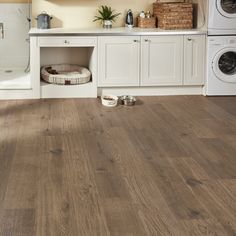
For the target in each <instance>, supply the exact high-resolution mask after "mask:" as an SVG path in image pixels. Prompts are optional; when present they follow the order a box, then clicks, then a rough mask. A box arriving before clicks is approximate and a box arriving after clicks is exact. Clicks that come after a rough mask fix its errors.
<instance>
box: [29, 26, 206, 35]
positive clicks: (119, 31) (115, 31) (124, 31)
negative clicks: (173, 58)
mask: <svg viewBox="0 0 236 236" xmlns="http://www.w3.org/2000/svg"><path fill="white" fill-rule="evenodd" d="M197 34H207V31H206V30H202V29H183V30H162V29H158V28H155V29H142V28H136V27H135V28H133V29H128V28H125V27H123V28H122V27H121V28H112V29H98V28H96V29H65V28H52V29H47V30H42V29H37V28H32V29H31V30H30V32H29V35H30V36H31V37H34V36H38V37H41V36H156V35H197Z"/></svg>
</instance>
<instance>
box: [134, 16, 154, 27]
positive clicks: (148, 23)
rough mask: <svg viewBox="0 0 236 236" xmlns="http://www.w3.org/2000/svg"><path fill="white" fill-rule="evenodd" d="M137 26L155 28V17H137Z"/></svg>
mask: <svg viewBox="0 0 236 236" xmlns="http://www.w3.org/2000/svg"><path fill="white" fill-rule="evenodd" d="M137 22H138V27H140V28H156V27H157V26H156V17H151V18H141V17H138V18H137Z"/></svg>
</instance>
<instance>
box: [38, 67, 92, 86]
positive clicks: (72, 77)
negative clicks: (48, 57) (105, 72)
mask: <svg viewBox="0 0 236 236" xmlns="http://www.w3.org/2000/svg"><path fill="white" fill-rule="evenodd" d="M41 77H42V79H43V80H45V81H46V82H48V83H51V84H58V85H76V84H84V83H88V82H89V81H90V79H91V72H90V71H89V70H88V69H87V68H85V67H81V66H78V65H70V64H60V65H48V66H44V67H42V69H41Z"/></svg>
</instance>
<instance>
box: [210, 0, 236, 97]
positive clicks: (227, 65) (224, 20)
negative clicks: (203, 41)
mask: <svg viewBox="0 0 236 236" xmlns="http://www.w3.org/2000/svg"><path fill="white" fill-rule="evenodd" d="M208 1H209V2H208V4H209V5H208V39H207V43H208V53H207V54H208V55H207V59H208V61H207V63H208V66H207V68H208V69H207V70H208V71H207V83H206V95H208V96H217V95H222V96H223V95H236V0H208Z"/></svg>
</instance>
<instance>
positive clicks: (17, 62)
mask: <svg viewBox="0 0 236 236" xmlns="http://www.w3.org/2000/svg"><path fill="white" fill-rule="evenodd" d="M27 16H29V6H28V4H24V3H16V4H15V3H10V4H7V3H0V23H3V24H4V38H2V37H1V34H0V68H19V67H25V66H26V65H27V61H28V54H29V43H28V42H27V41H26V39H27V38H28V31H29V25H28V21H27V19H26V17H27Z"/></svg>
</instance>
